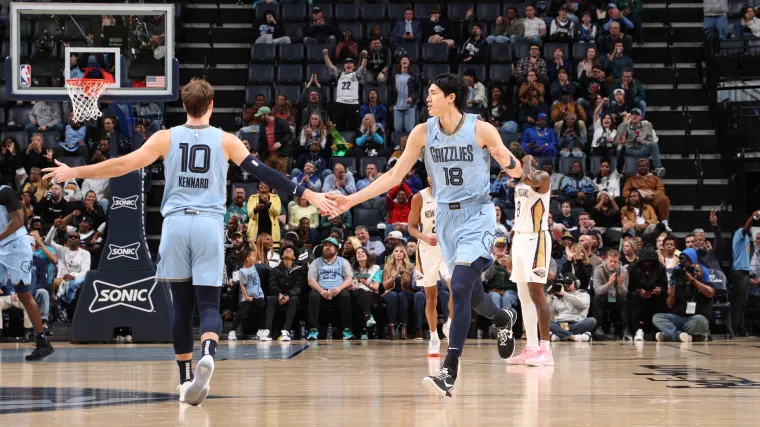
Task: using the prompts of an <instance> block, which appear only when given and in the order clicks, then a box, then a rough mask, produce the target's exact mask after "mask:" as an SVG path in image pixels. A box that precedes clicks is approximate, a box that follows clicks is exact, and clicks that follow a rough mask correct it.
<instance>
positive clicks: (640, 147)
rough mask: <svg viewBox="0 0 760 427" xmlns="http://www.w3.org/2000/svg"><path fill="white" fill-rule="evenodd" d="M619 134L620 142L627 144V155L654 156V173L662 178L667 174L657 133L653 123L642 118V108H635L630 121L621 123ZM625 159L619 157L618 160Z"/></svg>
mask: <svg viewBox="0 0 760 427" xmlns="http://www.w3.org/2000/svg"><path fill="white" fill-rule="evenodd" d="M617 131H618V135H620V143H621V145H622V144H625V155H626V156H630V157H638V158H644V157H650V156H651V157H652V164H653V165H654V173H655V175H657V176H659V177H660V178H662V177H664V176H665V168H663V167H662V162H661V161H660V146H659V144H657V135H656V134H655V132H654V128H653V127H652V123H650V122H648V121H642V120H641V110H639V109H638V108H634V109H633V110H631V115H630V116H629V118H628V122H626V123H621V124H620V126H618V130H617ZM620 161H624V158H622V159H621V158H619V159H618V162H620Z"/></svg>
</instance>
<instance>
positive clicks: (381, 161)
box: [358, 157, 388, 176]
mask: <svg viewBox="0 0 760 427" xmlns="http://www.w3.org/2000/svg"><path fill="white" fill-rule="evenodd" d="M370 164H372V165H375V166H377V171H378V172H380V173H383V172H385V165H386V164H388V159H386V158H385V157H362V159H361V160H360V161H359V170H358V173H359V175H361V176H364V171H366V170H367V165H370Z"/></svg>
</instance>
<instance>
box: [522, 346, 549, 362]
mask: <svg viewBox="0 0 760 427" xmlns="http://www.w3.org/2000/svg"><path fill="white" fill-rule="evenodd" d="M525 364H526V365H528V366H554V356H552V351H551V350H541V349H539V350H538V351H537V352H536V354H535V355H534V356H533V357H532V358H530V359H528V360H526V361H525Z"/></svg>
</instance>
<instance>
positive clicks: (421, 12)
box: [414, 3, 496, 21]
mask: <svg viewBox="0 0 760 427" xmlns="http://www.w3.org/2000/svg"><path fill="white" fill-rule="evenodd" d="M433 8H440V7H439V6H438V3H415V4H414V19H418V20H420V21H422V20H424V19H430V10H431V9H433ZM494 19H496V18H494Z"/></svg>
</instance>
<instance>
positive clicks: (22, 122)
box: [8, 105, 32, 126]
mask: <svg viewBox="0 0 760 427" xmlns="http://www.w3.org/2000/svg"><path fill="white" fill-rule="evenodd" d="M31 112H32V107H30V106H23V105H14V106H13V107H11V109H10V111H9V112H8V124H11V123H13V125H14V126H26V125H28V124H29V114H30V113H31Z"/></svg>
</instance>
